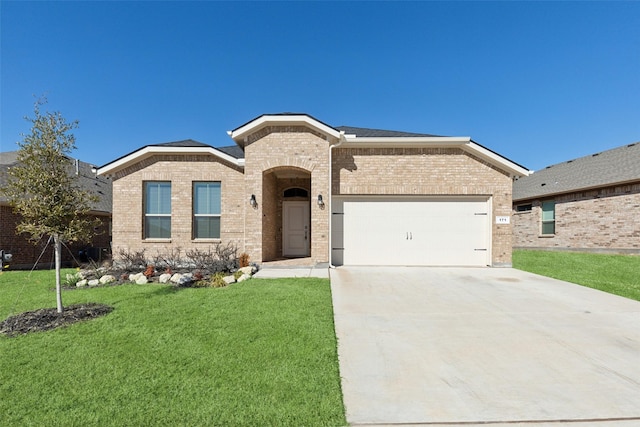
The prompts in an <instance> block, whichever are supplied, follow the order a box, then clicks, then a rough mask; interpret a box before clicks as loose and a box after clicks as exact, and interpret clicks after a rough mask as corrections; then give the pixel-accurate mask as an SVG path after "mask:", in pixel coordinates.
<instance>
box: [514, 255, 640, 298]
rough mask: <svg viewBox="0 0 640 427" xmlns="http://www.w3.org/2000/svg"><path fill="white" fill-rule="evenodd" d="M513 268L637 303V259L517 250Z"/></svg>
mask: <svg viewBox="0 0 640 427" xmlns="http://www.w3.org/2000/svg"><path fill="white" fill-rule="evenodd" d="M513 267H514V268H517V269H519V270H524V271H528V272H530V273H535V274H540V275H542V276H547V277H552V278H554V279H559V280H564V281H566V282H571V283H576V284H579V285H582V286H587V287H589V288H593V289H598V290H601V291H604V292H608V293H611V294H615V295H619V296H623V297H626V298H629V299H634V300H636V301H640V256H638V255H611V254H598V253H584V252H558V251H541V250H524V249H518V250H514V251H513Z"/></svg>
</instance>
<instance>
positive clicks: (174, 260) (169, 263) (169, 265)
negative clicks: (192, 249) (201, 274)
mask: <svg viewBox="0 0 640 427" xmlns="http://www.w3.org/2000/svg"><path fill="white" fill-rule="evenodd" d="M181 254H182V249H181V248H179V247H178V248H171V250H170V251H169V252H168V253H161V252H160V251H158V252H157V253H156V255H155V256H154V257H153V263H154V265H155V266H156V267H160V268H164V269H165V270H171V271H176V270H178V269H179V268H180V267H182V266H183V265H184V264H185V261H184V260H183V259H182V257H181V256H180V255H181Z"/></svg>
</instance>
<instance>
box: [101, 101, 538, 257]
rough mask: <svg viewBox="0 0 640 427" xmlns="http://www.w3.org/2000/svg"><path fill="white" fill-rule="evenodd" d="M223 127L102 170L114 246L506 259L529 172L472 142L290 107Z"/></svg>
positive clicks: (291, 254) (151, 149)
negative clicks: (341, 123)
mask: <svg viewBox="0 0 640 427" xmlns="http://www.w3.org/2000/svg"><path fill="white" fill-rule="evenodd" d="M228 135H229V136H230V137H231V139H232V140H233V141H234V145H232V146H225V147H221V148H214V147H212V146H210V145H207V144H203V143H200V142H197V141H192V140H185V141H178V142H171V143H164V144H157V145H147V146H145V147H142V148H140V149H138V150H136V151H133V152H131V153H129V154H127V155H125V156H123V157H121V158H119V159H117V160H114V161H112V162H110V163H108V164H106V165H104V166H102V167H101V168H99V170H98V173H99V174H101V175H105V176H109V177H111V179H112V181H113V190H114V198H113V249H114V254H117V253H118V251H119V250H124V251H138V250H142V249H144V250H146V251H147V253H155V252H162V251H167V250H170V249H176V248H180V249H181V250H187V249H193V248H200V249H203V250H207V249H208V248H211V246H212V245H214V244H216V243H218V242H222V243H227V242H231V243H233V244H235V245H236V246H237V247H238V250H239V252H246V253H247V254H249V256H250V259H251V260H252V261H256V262H267V261H272V260H278V259H282V258H297V257H300V258H306V259H307V260H308V261H310V262H313V263H331V264H334V265H342V264H348V265H481V266H486V265H493V266H509V265H511V239H512V237H511V234H512V230H511V224H510V221H509V217H510V213H511V190H512V180H513V178H514V177H517V176H521V175H526V174H527V173H528V171H527V170H526V169H525V168H523V167H522V166H520V165H518V164H516V163H514V162H512V161H510V160H508V159H506V158H504V157H502V156H500V155H498V154H496V153H494V152H493V151H491V150H488V149H487V148H485V147H483V146H481V145H479V144H477V143H475V142H474V141H472V140H471V139H470V138H469V137H443V136H435V135H426V134H415V133H406V132H394V131H383V130H375V129H363V128H353V127H332V126H329V125H327V124H325V123H323V122H321V121H319V120H317V119H315V118H313V117H311V116H309V115H307V114H290V113H286V114H269V115H262V116H260V117H257V118H255V119H253V120H251V121H249V122H248V123H245V124H243V125H242V126H240V127H238V128H236V129H234V130H233V131H229V132H228ZM505 219H506V220H505Z"/></svg>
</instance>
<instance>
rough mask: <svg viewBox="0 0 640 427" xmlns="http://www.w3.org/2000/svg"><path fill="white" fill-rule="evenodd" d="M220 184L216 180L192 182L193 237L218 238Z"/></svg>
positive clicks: (220, 201)
mask: <svg viewBox="0 0 640 427" xmlns="http://www.w3.org/2000/svg"><path fill="white" fill-rule="evenodd" d="M221 196H222V195H221V185H220V182H219V181H216V182H194V183H193V238H194V239H219V238H220V215H221V205H222V197H221Z"/></svg>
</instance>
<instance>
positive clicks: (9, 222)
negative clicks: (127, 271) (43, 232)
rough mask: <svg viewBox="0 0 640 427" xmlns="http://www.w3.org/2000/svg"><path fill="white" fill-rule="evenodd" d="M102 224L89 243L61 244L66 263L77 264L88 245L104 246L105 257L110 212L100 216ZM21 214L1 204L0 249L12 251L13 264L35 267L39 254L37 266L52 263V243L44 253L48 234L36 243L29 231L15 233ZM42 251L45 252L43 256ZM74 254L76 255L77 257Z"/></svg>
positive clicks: (14, 265) (108, 242)
mask: <svg viewBox="0 0 640 427" xmlns="http://www.w3.org/2000/svg"><path fill="white" fill-rule="evenodd" d="M97 218H99V219H100V223H101V225H100V226H99V227H98V228H97V229H96V230H95V235H94V236H93V237H92V239H91V242H89V243H72V244H67V246H68V247H69V249H68V250H67V249H66V248H65V247H64V246H63V248H62V263H63V265H75V262H76V261H78V262H80V261H82V259H81V258H80V254H79V252H80V251H81V250H84V249H86V248H88V247H93V248H98V249H105V250H103V251H101V255H102V256H103V257H105V258H106V257H108V250H109V246H110V241H111V236H110V235H109V223H110V221H111V218H110V217H109V216H108V215H104V216H97ZM19 220H20V217H19V216H18V215H16V214H15V213H14V212H13V209H12V208H11V207H10V206H7V205H0V249H2V250H4V251H6V252H8V253H10V254H12V255H13V260H12V261H11V262H10V263H9V265H10V266H11V268H32V267H33V266H34V264H35V262H36V261H38V258H40V261H39V263H38V266H40V267H48V266H52V265H53V259H54V257H53V246H52V245H49V246H48V248H47V250H46V251H45V252H44V253H42V250H43V249H44V248H45V245H46V243H47V240H48V238H46V239H43V240H41V241H39V242H36V243H33V242H32V241H30V240H29V239H28V237H29V235H28V234H20V235H18V234H16V226H17V225H18V222H19ZM41 254H42V256H40V255H41ZM74 258H75V259H74Z"/></svg>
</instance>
